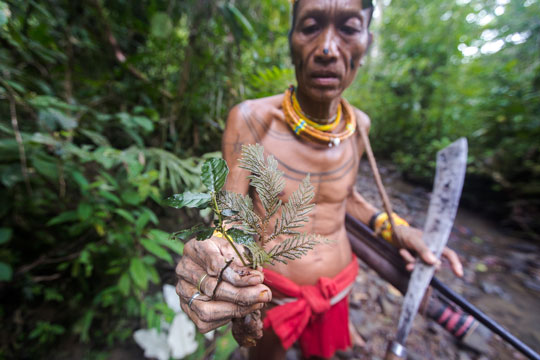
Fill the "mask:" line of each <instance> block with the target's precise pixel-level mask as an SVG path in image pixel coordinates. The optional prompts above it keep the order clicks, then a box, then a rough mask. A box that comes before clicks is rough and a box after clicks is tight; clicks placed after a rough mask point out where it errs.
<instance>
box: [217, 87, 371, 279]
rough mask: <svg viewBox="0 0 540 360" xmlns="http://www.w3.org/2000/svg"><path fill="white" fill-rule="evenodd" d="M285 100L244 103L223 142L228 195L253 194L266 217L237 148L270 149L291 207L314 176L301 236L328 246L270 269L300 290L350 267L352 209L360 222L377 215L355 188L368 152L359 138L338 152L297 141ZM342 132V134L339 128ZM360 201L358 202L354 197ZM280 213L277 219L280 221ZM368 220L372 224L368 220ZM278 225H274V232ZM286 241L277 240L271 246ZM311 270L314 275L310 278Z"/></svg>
mask: <svg viewBox="0 0 540 360" xmlns="http://www.w3.org/2000/svg"><path fill="white" fill-rule="evenodd" d="M282 100H283V95H277V96H273V97H269V98H264V99H258V100H249V101H245V102H243V103H241V104H239V105H238V106H236V107H235V108H233V110H232V111H231V113H230V115H229V118H228V120H227V128H226V131H225V134H224V138H223V155H224V158H225V160H227V163H228V164H229V168H230V171H231V173H230V175H229V179H228V181H227V184H226V185H225V186H226V188H227V190H230V191H235V192H238V193H243V194H245V193H248V192H249V193H250V195H251V196H252V198H253V199H254V208H255V210H256V211H257V212H259V213H261V214H262V213H263V211H264V210H263V207H262V204H261V202H260V200H259V199H258V198H257V196H256V194H255V192H254V191H252V190H250V189H249V184H248V180H246V179H245V177H246V176H247V175H248V174H247V172H246V171H245V170H242V169H240V168H239V167H238V157H239V153H238V151H237V148H238V146H239V145H238V144H253V143H259V144H261V145H263V146H264V148H265V152H266V154H265V155H272V156H274V158H276V160H277V161H278V168H279V169H280V170H281V171H283V173H284V177H285V180H286V185H285V189H284V190H283V192H282V193H281V194H280V198H281V200H282V201H287V200H288V198H289V196H290V194H291V193H292V192H293V191H294V190H296V188H297V187H298V184H299V182H300V181H301V180H302V179H304V178H305V177H306V175H308V174H309V175H310V180H311V183H312V184H313V186H314V188H315V197H314V200H313V201H314V202H315V203H316V204H317V206H316V207H315V209H314V210H313V211H312V212H311V213H310V214H309V222H308V223H307V224H306V225H305V226H304V228H301V229H298V230H299V231H304V232H309V233H316V234H320V235H323V236H325V237H327V238H329V239H330V240H332V241H331V242H330V243H329V244H328V243H325V244H319V245H317V246H316V247H315V249H314V250H313V251H310V252H309V253H308V255H307V256H304V257H303V258H302V259H299V260H295V261H292V262H289V263H288V264H287V265H284V264H280V263H278V264H276V265H273V266H270V265H269V266H268V267H269V268H270V269H272V270H274V271H278V272H280V273H281V274H283V275H285V276H287V277H288V278H290V279H291V280H293V281H295V282H296V283H298V284H314V283H315V282H316V281H317V280H318V279H319V278H320V277H321V276H326V277H332V276H334V275H336V274H338V273H339V272H340V271H341V270H342V268H343V267H344V266H346V265H347V264H348V263H349V261H350V258H351V249H350V245H349V242H348V239H347V236H346V231H345V224H344V218H345V211H346V210H347V203H348V202H351V203H356V208H357V209H359V210H360V211H357V214H356V215H357V216H359V217H360V219H362V218H368V217H369V216H370V215H371V214H372V213H373V212H374V211H375V210H374V209H373V207H372V206H371V205H369V204H368V203H367V202H365V201H363V199H362V198H361V197H360V196H359V195H358V194H357V193H356V191H355V190H354V184H355V179H356V173H357V171H358V164H359V161H360V157H361V154H362V152H363V147H362V146H361V141H360V138H359V136H353V137H350V138H349V139H347V140H345V141H343V142H342V143H341V144H340V145H339V146H336V147H328V146H322V145H318V144H314V143H312V142H309V141H304V140H302V139H301V138H299V137H297V136H296V135H295V134H294V133H293V132H292V130H291V129H290V127H289V126H288V125H287V124H286V123H285V120H284V117H283V111H282V109H281V102H282ZM355 111H356V117H357V123H358V126H364V127H366V128H368V127H369V119H368V118H367V116H366V115H365V114H364V113H362V112H360V111H359V110H355ZM336 131H337V132H339V131H341V129H340V128H339V127H338V129H336ZM353 194H354V195H356V196H353ZM280 216H281V214H280V213H278V214H276V215H275V216H274V218H273V220H275V219H276V218H279V217H280ZM368 220H369V219H368ZM273 224H274V221H272V222H271V223H270V225H269V228H270V229H271V228H272V227H273ZM282 240H283V239H280V238H278V239H276V240H274V242H273V243H272V244H269V248H271V246H273V245H275V244H277V243H279V242H280V241H282ZM306 268H309V269H310V271H309V272H306V271H305V270H306Z"/></svg>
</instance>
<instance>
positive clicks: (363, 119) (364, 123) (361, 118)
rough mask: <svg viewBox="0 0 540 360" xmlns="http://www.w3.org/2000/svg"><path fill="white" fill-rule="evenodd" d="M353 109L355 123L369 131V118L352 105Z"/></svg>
mask: <svg viewBox="0 0 540 360" xmlns="http://www.w3.org/2000/svg"><path fill="white" fill-rule="evenodd" d="M353 109H354V113H355V116H356V125H357V126H358V127H362V128H363V129H365V130H366V133H369V129H370V128H371V119H370V118H369V116H368V115H367V114H366V113H365V112H363V111H362V110H359V109H357V108H355V107H353Z"/></svg>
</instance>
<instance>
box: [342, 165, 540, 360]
mask: <svg viewBox="0 0 540 360" xmlns="http://www.w3.org/2000/svg"><path fill="white" fill-rule="evenodd" d="M380 170H381V175H382V177H383V178H384V182H385V185H386V188H387V191H388V193H389V197H390V199H391V201H392V204H393V207H394V211H396V212H397V213H399V214H402V215H403V216H404V217H405V218H406V219H407V220H409V221H410V222H411V225H414V226H416V227H418V228H422V227H423V224H424V222H425V217H426V211H427V208H428V204H429V195H430V194H429V192H428V191H427V190H426V189H425V188H423V187H417V186H413V185H411V184H408V183H405V182H404V181H403V180H401V178H400V176H399V173H398V172H397V171H396V170H395V169H394V168H393V167H392V166H390V165H383V166H381V169H380ZM357 188H358V190H359V192H360V193H361V194H362V195H363V196H364V197H365V198H366V199H367V200H368V201H369V202H371V203H372V204H376V205H377V206H378V207H379V208H382V204H381V201H380V199H379V195H378V193H377V191H376V187H375V183H374V181H373V176H372V175H371V171H370V170H369V166H368V164H367V162H363V163H362V164H361V170H360V174H359V176H358V182H357ZM448 246H449V247H451V248H453V249H454V250H455V251H456V252H457V253H458V255H459V257H460V259H461V261H462V262H463V265H464V272H465V276H464V277H463V279H459V278H456V277H455V276H453V274H452V272H451V271H450V268H449V266H448V265H447V264H444V263H443V266H442V269H441V270H440V271H439V272H438V274H437V277H438V278H439V279H440V280H442V281H443V282H444V283H445V284H446V285H448V286H449V287H450V288H452V289H453V290H454V291H456V292H457V293H459V294H461V295H462V296H463V297H464V298H465V299H467V300H469V301H470V302H471V303H473V304H474V305H475V306H476V307H478V308H479V309H480V310H481V311H483V312H485V313H486V314H487V315H488V316H490V317H492V318H493V319H494V320H495V321H497V322H499V323H500V324H501V325H502V326H503V327H505V328H506V329H507V330H509V331H510V332H511V333H512V334H514V335H515V336H517V337H518V338H519V339H521V340H522V341H523V342H525V343H526V344H528V345H529V346H531V347H532V348H533V349H534V350H535V351H537V352H540V300H539V299H540V246H538V245H537V244H534V243H532V242H529V241H527V240H525V239H520V238H515V237H512V236H511V235H510V234H509V233H507V232H505V231H503V229H501V228H500V225H498V224H496V223H493V222H490V221H489V220H486V219H484V218H483V217H482V216H481V214H476V213H472V212H470V211H467V210H466V209H460V210H459V211H458V215H457V218H456V221H455V223H454V228H453V230H452V233H451V235H450V239H449V243H448ZM363 270H364V271H361V272H360V275H359V276H358V279H357V283H356V285H355V287H354V289H353V293H352V296H351V315H352V319H353V321H354V323H355V327H356V329H357V330H358V332H359V334H360V335H361V337H362V338H363V339H364V341H365V344H363V346H356V347H355V348H354V351H352V352H348V353H346V354H342V356H341V357H346V358H356V359H379V358H383V357H384V353H385V350H386V345H387V343H388V341H389V340H390V339H392V337H393V336H394V335H395V332H396V329H397V321H398V319H399V313H400V310H401V303H402V297H401V295H400V294H399V292H398V291H397V290H396V289H394V288H393V287H392V286H391V285H390V284H388V283H387V282H385V281H384V280H382V279H381V278H380V277H379V276H378V275H377V274H376V273H375V272H374V271H373V270H371V269H368V268H367V266H363ZM475 335H477V336H474V339H473V337H471V339H470V340H471V341H470V345H473V346H474V347H476V348H480V349H482V352H481V353H480V352H478V351H474V350H473V349H471V348H470V347H468V346H465V345H464V344H463V343H462V342H458V341H456V340H455V339H454V337H453V336H452V335H451V334H450V333H449V332H447V331H446V330H445V329H444V328H442V327H441V326H439V325H438V324H437V323H435V322H434V321H433V320H429V319H426V318H424V317H422V316H417V318H416V319H415V323H414V326H413V329H412V331H411V334H410V336H409V339H408V341H407V347H408V350H409V358H410V359H452V360H453V359H456V360H468V359H471V360H472V359H525V357H524V356H522V355H521V354H519V353H518V352H517V351H515V350H514V349H513V348H512V347H511V346H510V345H507V344H506V343H505V342H503V341H502V339H500V338H499V337H498V336H494V335H492V334H491V333H490V332H489V331H488V330H487V329H485V328H484V329H481V330H477V334H475Z"/></svg>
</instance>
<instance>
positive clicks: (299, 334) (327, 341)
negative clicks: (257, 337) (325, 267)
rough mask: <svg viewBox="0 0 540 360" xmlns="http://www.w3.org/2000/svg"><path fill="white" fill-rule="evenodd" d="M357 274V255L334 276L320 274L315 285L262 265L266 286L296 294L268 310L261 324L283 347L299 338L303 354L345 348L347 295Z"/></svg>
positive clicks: (322, 353)
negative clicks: (279, 340) (292, 278)
mask: <svg viewBox="0 0 540 360" xmlns="http://www.w3.org/2000/svg"><path fill="white" fill-rule="evenodd" d="M357 274H358V263H357V261H356V257H353V260H352V261H351V263H350V264H349V265H347V267H346V268H344V269H343V270H342V271H341V272H340V273H339V274H338V275H336V276H335V277H334V278H333V279H330V278H326V277H321V278H320V279H319V280H318V281H317V284H316V285H306V286H299V285H297V284H295V283H294V282H292V281H291V280H289V279H288V278H286V277H284V276H283V275H281V274H278V273H276V272H274V271H272V270H268V269H264V283H265V284H266V285H267V286H268V287H270V288H271V289H275V290H277V291H279V292H281V293H282V294H284V295H286V296H290V297H293V298H296V299H295V300H293V301H291V302H287V303H285V304H283V305H280V306H276V307H274V308H273V309H271V310H269V311H268V312H267V313H266V317H265V319H264V328H265V329H268V328H272V329H273V330H274V332H275V333H276V335H277V336H278V337H279V338H280V339H281V343H282V345H283V347H284V348H285V349H288V348H289V347H291V345H292V344H294V342H295V341H296V340H300V347H301V348H302V356H303V357H310V356H320V357H325V358H329V357H331V356H332V355H333V354H334V353H335V352H336V350H343V349H346V348H348V347H349V346H351V338H350V334H349V300H348V296H347V295H348V293H349V291H350V287H351V285H352V283H353V282H354V279H355V278H356V275H357ZM344 294H345V296H344V297H343V298H342V299H341V300H339V302H337V303H335V304H333V305H331V304H330V302H331V301H332V299H333V298H334V300H333V301H332V303H333V302H335V301H336V300H338V299H339V297H341V296H343V295H344ZM336 295H339V297H337V296H336ZM278 300H279V299H278Z"/></svg>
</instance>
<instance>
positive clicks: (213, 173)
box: [201, 158, 229, 193]
mask: <svg viewBox="0 0 540 360" xmlns="http://www.w3.org/2000/svg"><path fill="white" fill-rule="evenodd" d="M228 174H229V167H228V166H227V162H225V160H223V159H219V158H212V159H208V160H206V161H205V162H204V164H203V166H202V173H201V179H202V182H203V184H204V185H205V186H206V187H207V188H208V190H210V191H211V192H213V193H216V192H218V191H220V190H221V188H222V187H223V185H225V181H226V180H227V175H228Z"/></svg>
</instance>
